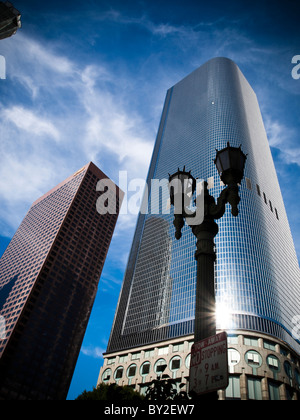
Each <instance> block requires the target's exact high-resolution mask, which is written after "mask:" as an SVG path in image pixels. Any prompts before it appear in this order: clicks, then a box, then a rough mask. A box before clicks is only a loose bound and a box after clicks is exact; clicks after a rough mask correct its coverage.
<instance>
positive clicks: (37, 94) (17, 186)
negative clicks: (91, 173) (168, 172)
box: [0, 35, 154, 231]
mask: <svg viewBox="0 0 300 420" xmlns="http://www.w3.org/2000/svg"><path fill="white" fill-rule="evenodd" d="M16 40H17V41H16ZM6 55H7V60H8V61H9V62H10V75H9V78H8V82H9V81H10V80H13V81H14V86H15V89H14V90H15V91H17V90H18V89H19V93H20V95H18V96H17V97H15V98H14V97H13V96H12V98H11V100H10V102H9V106H8V105H7V103H8V101H7V100H8V98H3V97H2V99H1V103H0V134H1V141H0V152H1V155H0V177H1V178H0V199H1V205H2V211H1V218H2V222H4V223H7V224H8V225H10V226H11V230H12V231H13V230H15V229H16V228H17V226H18V224H19V222H20V220H21V218H22V217H23V216H24V209H25V208H26V209H27V208H28V206H29V205H30V204H31V203H32V201H33V200H35V199H36V198H37V197H38V196H39V195H42V194H43V193H45V192H46V191H47V190H49V189H50V188H52V187H53V186H54V185H56V184H57V183H58V182H60V181H62V180H63V179H64V178H66V177H67V176H69V175H70V173H72V171H76V170H77V169H78V168H80V167H82V166H83V165H84V164H85V163H87V162H88V161H90V160H92V161H94V163H95V164H96V165H98V166H100V168H101V169H102V170H103V171H104V172H106V173H107V175H108V176H110V177H112V178H113V179H114V180H115V181H117V178H118V171H119V170H127V171H128V172H129V178H132V177H145V176H146V173H147V170H148V165H149V161H150V157H151V153H152V147H153V140H154V138H152V133H151V136H150V134H149V130H148V129H147V128H145V125H144V124H143V119H142V117H141V116H140V115H139V114H138V112H137V111H136V110H135V109H134V108H133V107H132V106H131V103H130V96H129V95H127V91H126V89H127V87H128V86H129V89H132V84H134V83H135V81H134V80H133V81H130V80H126V79H125V76H124V78H123V79H122V80H120V77H117V75H116V74H114V71H113V70H112V69H110V68H109V66H108V65H105V63H101V64H95V63H81V62H80V59H79V57H78V61H76V62H74V61H72V60H71V59H69V58H68V57H67V56H65V57H64V56H63V55H62V54H56V53H55V49H54V47H51V45H47V46H42V44H40V43H39V42H38V41H36V40H33V39H31V38H29V37H28V36H24V35H20V36H18V37H17V38H15V44H14V53H12V52H11V50H9V49H8V50H7V51H6ZM33 63H34V65H33ZM11 86H12V85H11ZM24 88H25V89H24ZM8 174H9V176H8ZM20 203H23V206H21V207H22V209H23V212H20V208H21V207H20ZM130 227H131V226H130Z"/></svg>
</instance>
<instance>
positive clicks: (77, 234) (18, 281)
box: [0, 163, 123, 400]
mask: <svg viewBox="0 0 300 420" xmlns="http://www.w3.org/2000/svg"><path fill="white" fill-rule="evenodd" d="M103 180H105V181H106V183H108V184H110V185H111V188H110V193H111V194H112V192H113V191H115V194H116V197H115V200H111V203H112V202H115V209H113V208H108V212H107V213H106V214H99V212H98V210H97V200H98V199H99V197H101V191H100V192H99V191H97V190H99V188H97V186H98V183H99V181H103ZM102 193H103V192H102ZM122 199H123V193H122V191H121V190H119V188H118V187H117V186H115V185H114V184H113V182H112V181H110V180H109V179H108V178H107V176H106V175H105V174H104V173H103V172H102V171H100V169H98V168H97V167H96V166H95V165H94V164H93V163H89V164H88V165H86V166H85V167H83V168H82V169H81V170H79V171H78V172H76V173H75V174H73V175H72V176H70V177H69V178H68V179H66V180H65V181H64V182H62V183H61V184H59V185H58V186H56V187H55V188H53V189H52V190H51V191H49V192H48V193H47V194H45V195H44V196H43V197H41V198H40V199H38V200H37V201H35V202H34V203H33V205H32V206H31V208H30V210H29V211H28V213H27V215H26V216H25V218H24V220H23V222H22V223H21V225H20V227H19V228H18V230H17V232H16V234H15V235H14V237H13V239H12V240H11V242H10V244H9V246H8V248H7V249H6V251H5V252H4V254H3V256H2V258H1V260H0V317H1V320H2V326H3V322H4V326H5V333H4V334H3V331H2V334H1V337H0V399H8V400H9V399H14V400H15V399H29V400H30V399H31V400H45V399H52V400H53V399H65V398H66V396H67V392H68V389H69V385H70V382H71V379H72V375H73V371H74V368H75V364H76V361H77V357H78V354H79V351H80V347H81V343H82V340H83V337H84V333H85V330H86V327H87V323H88V320H89V316H90V313H91V310H92V306H93V302H94V299H95V296H96V292H97V286H98V282H99V278H100V275H101V271H102V268H103V265H104V261H105V258H106V254H107V251H108V248H109V244H110V241H111V238H112V235H113V231H114V228H115V224H116V222H117V218H118V214H119V207H120V205H121V202H122ZM102 213H104V212H102ZM2 330H3V328H2Z"/></svg>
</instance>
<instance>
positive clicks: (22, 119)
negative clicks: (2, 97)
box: [2, 106, 60, 140]
mask: <svg viewBox="0 0 300 420" xmlns="http://www.w3.org/2000/svg"><path fill="white" fill-rule="evenodd" d="M2 117H3V118H4V119H6V120H7V121H10V122H12V123H13V124H14V125H15V126H16V127H17V128H18V129H20V130H21V132H22V131H26V132H28V133H30V134H33V135H35V136H38V137H43V136H48V137H52V138H53V139H55V140H59V137H60V133H59V131H58V130H57V129H56V128H55V126H54V124H53V123H52V122H50V121H48V120H47V119H45V118H43V117H41V116H39V115H37V114H35V113H34V112H33V111H31V110H28V109H25V108H24V107H23V106H13V107H12V108H8V109H3V110H2Z"/></svg>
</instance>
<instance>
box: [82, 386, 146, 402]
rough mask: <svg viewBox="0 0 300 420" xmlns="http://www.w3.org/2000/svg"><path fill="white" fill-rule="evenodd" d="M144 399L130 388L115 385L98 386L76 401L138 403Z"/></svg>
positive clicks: (84, 392)
mask: <svg viewBox="0 0 300 420" xmlns="http://www.w3.org/2000/svg"><path fill="white" fill-rule="evenodd" d="M143 399H144V398H143V396H142V395H140V394H139V393H138V392H136V391H134V390H133V389H132V388H131V387H130V386H118V385H117V384H111V385H107V384H100V385H98V386H97V388H93V390H92V391H83V393H82V394H81V395H79V397H77V398H76V401H111V402H114V403H118V402H122V401H132V402H137V403H138V402H140V401H142V400H143Z"/></svg>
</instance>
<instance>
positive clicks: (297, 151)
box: [265, 116, 300, 166]
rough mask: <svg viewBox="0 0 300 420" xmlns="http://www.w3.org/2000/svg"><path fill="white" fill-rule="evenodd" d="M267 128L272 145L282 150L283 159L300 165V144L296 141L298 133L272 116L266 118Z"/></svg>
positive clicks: (288, 162) (287, 162)
mask: <svg viewBox="0 0 300 420" xmlns="http://www.w3.org/2000/svg"><path fill="white" fill-rule="evenodd" d="M265 128H266V132H267V136H268V139H269V144H270V146H271V147H275V148H276V149H278V150H280V152H281V158H282V159H283V161H284V162H285V163H286V164H291V163H296V164H297V165H299V166H300V145H299V142H297V141H295V139H297V133H296V132H294V130H293V129H291V128H289V127H287V126H285V125H284V124H283V123H281V122H279V121H276V120H273V119H272V118H271V117H270V116H268V117H266V118H265Z"/></svg>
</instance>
